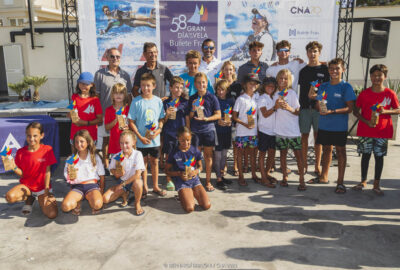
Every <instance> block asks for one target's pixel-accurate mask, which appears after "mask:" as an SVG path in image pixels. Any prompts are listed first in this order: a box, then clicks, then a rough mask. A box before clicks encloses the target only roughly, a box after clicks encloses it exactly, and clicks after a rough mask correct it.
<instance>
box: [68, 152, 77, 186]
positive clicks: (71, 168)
mask: <svg viewBox="0 0 400 270" xmlns="http://www.w3.org/2000/svg"><path fill="white" fill-rule="evenodd" d="M78 161H79V156H78V154H76V155H75V156H71V157H70V158H69V159H68V160H67V164H68V176H69V178H70V179H72V180H75V179H76V178H77V169H76V168H75V165H76V163H78Z"/></svg>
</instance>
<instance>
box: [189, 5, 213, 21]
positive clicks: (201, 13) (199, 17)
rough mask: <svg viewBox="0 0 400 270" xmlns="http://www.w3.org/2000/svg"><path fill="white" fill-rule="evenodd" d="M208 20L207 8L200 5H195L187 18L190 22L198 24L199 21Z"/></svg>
mask: <svg viewBox="0 0 400 270" xmlns="http://www.w3.org/2000/svg"><path fill="white" fill-rule="evenodd" d="M207 20H208V11H207V8H206V7H204V6H203V5H201V8H200V9H199V7H198V6H197V5H196V9H195V11H194V12H193V15H192V17H190V19H189V20H188V22H190V23H194V24H200V22H207Z"/></svg>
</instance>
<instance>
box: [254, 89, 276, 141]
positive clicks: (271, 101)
mask: <svg viewBox="0 0 400 270" xmlns="http://www.w3.org/2000/svg"><path fill="white" fill-rule="evenodd" d="M277 99H278V94H277V93H275V94H274V96H273V97H272V98H271V97H270V96H269V95H268V94H263V95H261V96H260V98H259V99H258V101H257V111H258V130H259V131H260V132H262V133H264V134H267V135H270V136H275V113H272V114H271V115H270V116H268V117H264V116H263V114H262V112H261V108H263V107H265V108H266V109H267V110H271V109H272V108H273V107H274V106H275V102H276V100H277Z"/></svg>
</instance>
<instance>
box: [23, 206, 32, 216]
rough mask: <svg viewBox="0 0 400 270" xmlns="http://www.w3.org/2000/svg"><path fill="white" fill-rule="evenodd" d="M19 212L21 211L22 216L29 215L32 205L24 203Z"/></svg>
mask: <svg viewBox="0 0 400 270" xmlns="http://www.w3.org/2000/svg"><path fill="white" fill-rule="evenodd" d="M21 213H22V214H23V215H24V216H28V215H30V214H31V213H32V205H30V204H25V205H24V206H23V207H22V209H21Z"/></svg>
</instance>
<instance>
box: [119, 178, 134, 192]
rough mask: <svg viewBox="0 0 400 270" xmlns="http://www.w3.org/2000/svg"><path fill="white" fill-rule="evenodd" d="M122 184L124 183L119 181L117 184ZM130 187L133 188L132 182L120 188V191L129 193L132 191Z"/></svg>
mask: <svg viewBox="0 0 400 270" xmlns="http://www.w3.org/2000/svg"><path fill="white" fill-rule="evenodd" d="M123 182H125V181H124V180H121V179H119V183H120V184H122V183H123ZM132 186H133V182H132V183H130V184H128V185H126V186H124V187H122V189H123V190H124V191H125V192H126V191H131V190H132Z"/></svg>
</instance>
